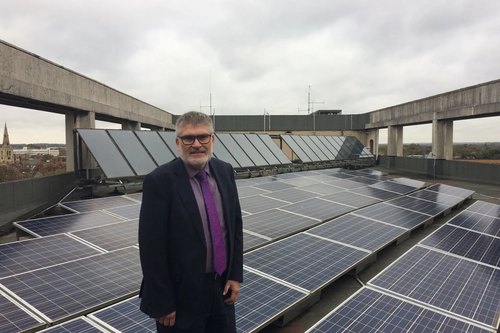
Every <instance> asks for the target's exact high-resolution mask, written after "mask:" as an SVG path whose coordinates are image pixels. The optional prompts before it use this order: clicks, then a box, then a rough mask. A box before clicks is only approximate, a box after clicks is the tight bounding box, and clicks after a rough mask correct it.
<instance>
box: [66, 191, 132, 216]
mask: <svg viewBox="0 0 500 333" xmlns="http://www.w3.org/2000/svg"><path fill="white" fill-rule="evenodd" d="M136 203H137V202H136V201H134V200H130V198H128V197H127V196H123V195H121V196H116V197H107V198H97V199H88V200H78V201H68V202H63V203H61V205H62V206H63V207H65V208H68V209H69V210H71V211H74V212H77V213H83V212H91V211H95V210H101V209H107V208H113V207H120V206H127V205H133V204H136Z"/></svg>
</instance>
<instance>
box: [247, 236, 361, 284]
mask: <svg viewBox="0 0 500 333" xmlns="http://www.w3.org/2000/svg"><path fill="white" fill-rule="evenodd" d="M369 255H370V254H369V253H368V252H365V251H360V250H356V249H354V248H351V247H347V246H344V245H340V244H337V243H333V242H331V241H328V240H326V239H321V238H318V237H314V236H311V235H307V234H304V233H301V234H297V235H294V236H290V237H287V238H285V239H283V240H281V241H277V242H274V243H271V244H269V245H266V246H264V247H261V248H258V249H257V250H253V251H251V252H248V253H246V254H245V255H244V262H245V265H246V266H247V267H250V268H252V269H255V270H258V271H260V272H263V273H265V274H268V275H270V276H272V277H276V278H278V279H281V280H283V281H286V282H288V283H291V284H293V285H296V286H299V287H302V288H304V289H306V290H309V291H315V290H318V289H320V288H322V287H323V286H325V285H327V284H328V283H330V282H332V281H333V280H335V279H336V278H337V277H338V276H340V275H342V274H344V273H345V272H347V271H349V270H350V269H351V268H353V267H354V266H356V264H357V263H358V262H359V261H361V260H363V259H364V258H366V257H368V256H369Z"/></svg>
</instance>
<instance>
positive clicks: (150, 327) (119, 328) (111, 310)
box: [88, 296, 156, 333]
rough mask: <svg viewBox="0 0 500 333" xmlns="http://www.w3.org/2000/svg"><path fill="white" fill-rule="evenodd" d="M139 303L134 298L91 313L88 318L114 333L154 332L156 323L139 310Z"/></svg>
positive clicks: (137, 299)
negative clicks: (114, 332)
mask: <svg viewBox="0 0 500 333" xmlns="http://www.w3.org/2000/svg"><path fill="white" fill-rule="evenodd" d="M140 303H141V300H140V298H139V297H137V296H135V297H132V298H129V299H127V300H124V301H122V302H119V303H116V304H113V305H111V306H109V307H107V308H104V309H102V310H99V311H96V312H93V313H91V314H89V315H88V317H89V318H90V319H91V320H93V321H95V322H96V323H98V324H99V325H101V326H104V327H106V328H111V329H112V330H113V331H116V332H122V333H136V332H156V321H155V320H154V319H153V318H149V316H147V315H146V314H144V313H143V312H141V311H140V310H139V305H140Z"/></svg>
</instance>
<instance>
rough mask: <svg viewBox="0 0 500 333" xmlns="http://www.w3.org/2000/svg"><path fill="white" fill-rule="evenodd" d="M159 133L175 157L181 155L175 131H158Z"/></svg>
mask: <svg viewBox="0 0 500 333" xmlns="http://www.w3.org/2000/svg"><path fill="white" fill-rule="evenodd" d="M158 134H159V135H160V137H161V138H162V139H163V142H165V144H166V145H167V147H168V148H169V149H170V151H171V152H172V154H173V155H174V156H175V157H179V151H178V150H177V144H176V143H175V142H176V141H175V140H176V137H175V132H167V131H158Z"/></svg>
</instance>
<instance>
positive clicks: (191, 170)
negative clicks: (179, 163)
mask: <svg viewBox="0 0 500 333" xmlns="http://www.w3.org/2000/svg"><path fill="white" fill-rule="evenodd" d="M184 166H185V167H186V171H187V173H188V176H189V178H190V179H191V178H193V177H194V176H196V174H197V173H198V172H200V171H201V170H199V169H196V168H195V167H193V166H192V165H190V164H187V163H184ZM202 170H205V172H206V173H207V175H209V176H211V174H210V167H209V165H208V163H207V164H206V165H205V167H204V168H203V169H202Z"/></svg>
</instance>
